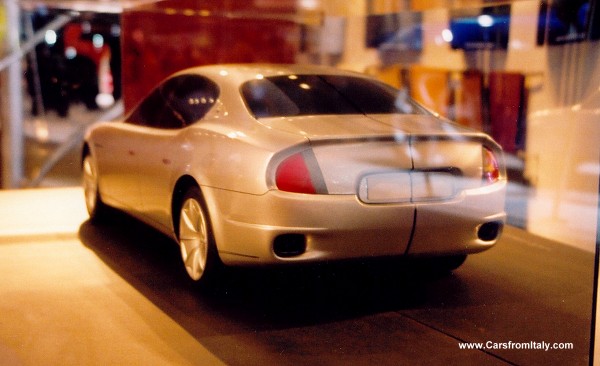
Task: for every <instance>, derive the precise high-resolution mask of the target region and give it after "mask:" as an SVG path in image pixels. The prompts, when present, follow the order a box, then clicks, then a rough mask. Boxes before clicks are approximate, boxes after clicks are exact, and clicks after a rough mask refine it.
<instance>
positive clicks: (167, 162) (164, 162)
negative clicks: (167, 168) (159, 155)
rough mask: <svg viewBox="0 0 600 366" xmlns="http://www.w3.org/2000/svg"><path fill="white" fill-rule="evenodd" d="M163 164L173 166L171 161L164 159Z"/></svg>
mask: <svg viewBox="0 0 600 366" xmlns="http://www.w3.org/2000/svg"><path fill="white" fill-rule="evenodd" d="M162 162H163V164H166V165H169V164H171V159H167V158H164V159H162Z"/></svg>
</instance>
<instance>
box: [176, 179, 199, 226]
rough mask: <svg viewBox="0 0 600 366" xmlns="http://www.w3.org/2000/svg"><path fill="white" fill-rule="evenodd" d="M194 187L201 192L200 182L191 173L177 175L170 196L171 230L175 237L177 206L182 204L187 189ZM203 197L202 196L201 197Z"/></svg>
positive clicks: (177, 220) (177, 219)
mask: <svg viewBox="0 0 600 366" xmlns="http://www.w3.org/2000/svg"><path fill="white" fill-rule="evenodd" d="M191 187H196V188H198V190H199V191H200V194H202V191H201V189H200V184H198V182H197V181H196V179H194V177H192V176H191V175H183V176H181V177H179V179H178V180H177V182H176V183H175V186H174V187H173V196H172V197H171V220H172V223H171V224H172V225H173V231H174V235H175V237H177V236H178V232H179V208H180V207H181V205H182V204H183V197H184V196H185V194H186V192H187V190H188V189H190V188H191ZM202 199H204V197H202Z"/></svg>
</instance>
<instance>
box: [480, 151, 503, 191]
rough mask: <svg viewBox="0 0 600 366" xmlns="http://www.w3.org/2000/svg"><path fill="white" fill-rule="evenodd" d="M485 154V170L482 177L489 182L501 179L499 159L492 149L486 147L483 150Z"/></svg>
mask: <svg viewBox="0 0 600 366" xmlns="http://www.w3.org/2000/svg"><path fill="white" fill-rule="evenodd" d="M482 155H483V172H482V179H483V181H484V182H487V183H494V182H497V181H498V180H499V179H500V167H499V165H498V159H497V158H496V155H494V153H493V152H492V150H490V149H488V148H487V147H484V148H483V150H482Z"/></svg>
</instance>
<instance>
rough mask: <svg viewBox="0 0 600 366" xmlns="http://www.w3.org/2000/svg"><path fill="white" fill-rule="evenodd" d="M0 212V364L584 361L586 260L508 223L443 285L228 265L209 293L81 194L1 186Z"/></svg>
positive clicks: (370, 266)
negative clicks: (93, 211)
mask: <svg viewBox="0 0 600 366" xmlns="http://www.w3.org/2000/svg"><path fill="white" fill-rule="evenodd" d="M0 216H1V217H2V220H0V278H2V281H0V360H2V365H40V364H44V365H52V364H57V365H58V364H60V365H81V364H85V365H94V364H97V365H106V364H127V365H141V364H143V365H164V364H169V365H211V364H228V365H261V366H264V365H302V364H307V365H309V364H310V365H312V364H328V365H334V364H352V365H372V364H380V365H398V364H432V365H434V364H442V363H443V364H486V365H507V364H527V365H554V364H569V365H588V364H589V361H588V360H589V350H590V332H591V324H590V322H591V315H592V309H591V307H592V295H593V292H592V286H593V274H594V271H593V269H594V255H593V253H589V252H586V251H582V250H579V249H577V248H573V247H571V246H565V245H562V244H560V243H557V242H553V241H549V240H546V239H542V238H539V237H536V236H534V235H531V234H529V233H527V232H525V231H523V230H520V229H517V228H514V227H507V228H506V230H505V232H504V236H503V238H502V239H501V240H500V242H499V243H498V245H497V246H496V247H495V248H494V249H492V250H490V251H488V252H485V253H481V254H478V255H474V256H472V257H470V258H469V259H468V260H467V262H466V263H465V265H464V266H463V267H461V268H460V269H459V270H457V271H455V273H454V274H452V275H448V276H433V275H430V276H427V275H424V274H423V273H421V272H418V271H413V270H406V269H405V268H400V267H399V263H401V262H397V261H396V262H392V261H360V262H354V263H342V264H333V263H329V264H325V265H320V266H315V267H300V268H293V269H290V268H277V269H237V270H229V271H227V274H226V275H225V276H224V281H223V284H222V286H219V287H218V288H216V289H214V290H213V291H209V292H207V291H204V292H203V291H199V290H198V289H195V288H193V287H192V286H189V284H188V283H187V282H186V275H185V273H184V270H183V269H182V268H181V263H180V258H179V253H178V248H177V247H176V246H174V245H172V244H173V243H172V242H171V241H170V240H169V239H167V238H165V237H164V236H162V235H160V234H158V233H157V232H155V231H154V230H152V229H150V228H148V227H147V226H144V225H142V224H140V223H138V222H136V221H134V220H132V219H130V218H128V217H126V216H124V215H119V214H117V215H116V216H115V218H114V220H111V222H110V223H107V224H104V225H91V224H90V223H89V222H88V221H87V214H86V212H85V207H84V202H83V192H82V189H81V188H60V189H39V190H23V191H0ZM463 342H478V343H481V344H482V345H483V346H484V348H483V349H479V350H475V349H471V350H464V349H461V347H465V346H464V345H463ZM537 344H543V345H546V344H548V345H550V346H551V347H552V346H554V345H555V346H556V347H559V346H560V347H562V349H559V348H555V349H548V350H545V349H539V348H535V345H537ZM525 345H529V347H534V348H524V347H525ZM471 347H472V346H471Z"/></svg>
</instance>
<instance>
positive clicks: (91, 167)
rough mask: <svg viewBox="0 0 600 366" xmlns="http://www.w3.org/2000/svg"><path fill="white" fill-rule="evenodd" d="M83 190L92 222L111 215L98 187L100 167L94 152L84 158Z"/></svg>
mask: <svg viewBox="0 0 600 366" xmlns="http://www.w3.org/2000/svg"><path fill="white" fill-rule="evenodd" d="M82 165H83V192H84V195H85V206H86V208H87V211H88V214H89V215H90V220H91V221H92V222H101V221H104V220H105V219H107V218H108V217H109V212H108V211H109V207H108V206H107V205H106V204H105V203H104V202H103V201H102V198H101V197H100V191H99V189H98V169H97V167H96V161H95V160H94V158H93V157H92V154H86V155H85V157H84V158H83V164H82Z"/></svg>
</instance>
